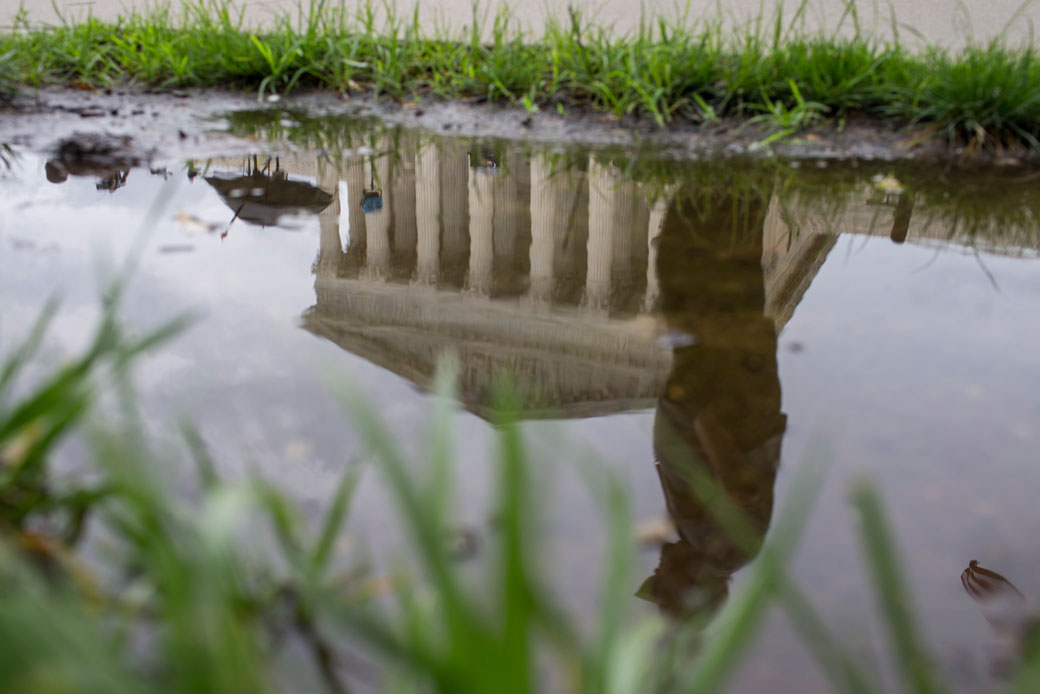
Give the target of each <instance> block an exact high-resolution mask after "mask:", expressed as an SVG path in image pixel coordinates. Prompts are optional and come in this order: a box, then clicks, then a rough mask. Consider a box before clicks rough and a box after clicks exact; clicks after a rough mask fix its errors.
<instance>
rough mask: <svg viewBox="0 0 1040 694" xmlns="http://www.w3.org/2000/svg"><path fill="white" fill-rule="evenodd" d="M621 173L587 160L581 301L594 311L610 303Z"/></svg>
mask: <svg viewBox="0 0 1040 694" xmlns="http://www.w3.org/2000/svg"><path fill="white" fill-rule="evenodd" d="M620 183H621V174H620V172H619V171H618V170H617V168H616V167H614V166H612V165H610V164H606V165H604V164H600V163H599V162H598V161H596V160H595V159H591V160H590V161H589V243H588V259H587V263H588V269H587V270H586V273H585V299H584V303H585V305H586V306H588V307H589V308H590V309H592V310H594V311H605V310H607V308H609V306H610V273H611V269H612V265H613V254H614V237H615V235H616V234H615V230H616V228H617V226H616V215H617V208H618V204H617V198H618V192H619V190H618V188H619V184H620Z"/></svg>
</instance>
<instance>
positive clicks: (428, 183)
mask: <svg viewBox="0 0 1040 694" xmlns="http://www.w3.org/2000/svg"><path fill="white" fill-rule="evenodd" d="M415 221H416V226H417V227H418V234H419V250H418V256H419V257H418V259H417V260H416V264H415V281H416V282H418V283H420V284H436V282H437V271H438V269H439V267H438V263H439V255H440V245H441V244H440V221H441V181H440V160H439V158H438V156H437V148H436V147H434V146H433V145H426V146H425V147H423V148H422V149H421V150H419V152H418V153H416V155H415Z"/></svg>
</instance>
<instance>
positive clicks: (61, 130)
mask: <svg viewBox="0 0 1040 694" xmlns="http://www.w3.org/2000/svg"><path fill="white" fill-rule="evenodd" d="M258 108H261V109H292V110H294V111H305V112H307V113H309V114H312V115H316V116H329V117H332V116H342V115H353V116H357V117H368V118H378V119H381V120H383V121H385V122H387V123H388V124H391V125H401V126H404V127H408V128H418V129H422V130H426V131H429V132H431V133H435V134H438V135H455V136H464V137H487V138H512V139H521V140H527V141H531V142H542V143H561V144H565V145H573V146H591V147H608V146H624V147H626V148H639V149H652V150H655V151H657V152H660V153H663V154H664V155H666V156H670V157H673V158H676V159H704V158H710V157H721V158H726V157H736V156H739V157H746V156H755V157H774V156H775V157H781V158H791V159H828V160H886V161H910V160H914V161H922V162H925V161H927V162H929V163H935V162H942V163H945V164H948V165H950V166H954V167H957V168H972V167H990V166H1027V167H1030V168H1034V167H1035V168H1040V157H1038V156H1037V155H1036V154H1029V153H1027V152H1025V151H1022V150H1015V151H985V152H978V151H974V150H972V149H971V148H964V147H960V146H957V145H955V144H951V143H950V142H949V141H948V140H947V139H946V138H944V137H940V136H936V135H934V134H933V133H931V132H930V131H929V130H928V129H925V128H898V127H895V126H893V125H892V124H889V123H883V122H878V121H874V120H870V119H866V118H861V119H851V120H850V121H849V122H847V123H845V124H844V126H843V127H841V128H839V127H838V126H837V125H835V124H825V125H822V126H820V127H818V128H814V129H810V130H806V131H804V132H801V133H799V134H797V135H794V136H791V137H787V138H785V139H783V140H781V141H780V142H777V143H774V144H772V145H768V146H761V143H762V141H763V140H764V139H765V138H767V137H768V136H769V135H770V134H771V133H772V132H773V131H771V130H769V129H768V128H765V127H762V126H761V125H750V126H748V125H741V124H739V123H725V122H724V123H717V124H712V125H702V126H699V125H694V124H689V123H687V124H676V125H672V126H670V127H668V128H664V129H663V128H659V127H657V126H656V125H655V124H653V123H652V122H649V121H646V120H637V119H632V120H628V121H626V120H619V119H617V118H614V117H612V116H609V115H604V114H602V113H594V112H581V111H578V110H575V109H571V110H570V111H569V112H568V114H567V115H566V116H561V115H558V114H556V113H553V114H548V113H533V114H532V113H528V112H527V111H525V110H524V109H522V108H518V107H508V106H491V105H487V104H481V103H477V102H475V101H472V100H471V101H468V102H467V101H464V102H423V103H420V104H415V103H411V104H400V103H397V102H393V101H389V100H377V99H374V98H372V97H367V96H356V97H352V98H344V97H342V96H339V95H336V94H331V93H328V92H321V93H310V94H300V95H296V96H292V97H288V98H281V99H279V100H278V101H277V102H272V101H265V102H262V103H261V102H258V101H257V97H256V96H255V95H254V94H249V93H228V92H220V91H215V90H165V91H152V90H142V89H116V90H113V89H107V90H103V91H90V90H87V91H79V90H70V89H44V90H40V91H37V92H29V91H25V92H23V93H22V94H20V95H19V96H17V97H16V98H15V100H14V101H13V102H12V103H10V104H8V105H6V106H3V107H0V143H6V144H10V145H14V146H19V147H25V148H28V149H30V150H32V151H38V152H44V153H52V152H54V151H55V149H56V148H57V147H59V145H60V143H62V142H64V141H67V139H68V138H70V137H71V136H73V135H86V136H90V137H92V138H95V140H97V139H98V138H100V139H101V140H104V141H105V142H106V143H107V144H106V145H105V146H104V147H102V148H101V149H100V150H99V153H100V156H103V157H104V156H110V157H115V158H118V159H121V160H123V161H132V162H135V163H137V164H154V163H159V162H167V163H168V162H173V161H178V160H180V161H183V160H184V159H188V158H199V157H211V156H217V155H234V154H240V153H245V152H255V151H257V150H258V149H262V150H274V149H278V148H281V147H285V146H287V143H278V142H274V143H266V142H265V143H258V142H257V141H256V140H254V139H249V138H243V137H235V136H232V135H229V134H228V133H227V132H226V127H227V124H226V122H225V121H224V119H223V116H225V115H227V114H228V113H229V112H234V111H244V110H255V109H258ZM102 150H103V152H102Z"/></svg>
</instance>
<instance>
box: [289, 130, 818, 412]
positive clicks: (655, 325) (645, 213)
mask: <svg viewBox="0 0 1040 694" xmlns="http://www.w3.org/2000/svg"><path fill="white" fill-rule="evenodd" d="M387 149H389V145H387ZM279 165H280V168H281V171H283V172H285V173H287V174H288V177H289V179H290V180H291V179H292V178H293V177H294V176H295V177H305V178H307V179H310V180H311V181H313V182H314V183H315V184H316V185H317V187H318V188H319V189H321V190H322V191H324V192H325V193H327V194H328V195H330V196H331V202H329V204H327V205H326V206H325V207H324V209H322V210H321V211H320V212H319V213H318V217H319V220H320V226H321V234H320V246H319V251H318V256H317V259H316V261H315V265H314V270H315V274H316V280H315V293H316V298H317V301H316V304H315V306H313V307H312V308H311V309H309V310H308V311H307V312H306V313H305V314H304V318H303V325H304V327H305V328H306V329H308V330H310V331H311V332H314V333H315V334H318V335H321V336H323V337H326V338H328V339H330V340H332V341H334V342H335V343H337V344H338V345H340V346H341V347H343V348H344V349H347V350H348V351H350V352H353V353H355V354H358V355H359V356H362V357H364V358H366V359H368V360H370V361H372V362H374V363H377V364H379V365H381V366H383V367H385V368H387V369H389V370H391V371H394V372H395V373H397V374H399V375H400V376H402V377H404V378H407V379H408V380H410V381H412V382H413V383H415V384H417V385H418V386H419V387H425V386H426V385H427V384H428V383H429V382H430V379H431V378H432V375H433V372H434V370H435V368H436V364H437V361H438V359H439V356H440V355H441V354H442V353H443V352H445V351H452V352H455V353H456V354H457V355H458V357H459V359H460V361H461V382H460V392H461V395H462V397H463V400H464V403H465V405H466V406H467V407H469V408H470V409H472V410H473V411H475V412H477V413H480V414H485V413H486V411H487V408H488V403H489V397H490V391H491V388H492V384H493V381H494V379H495V378H496V375H497V374H500V373H501V374H508V375H509V376H510V378H511V379H512V380H513V381H514V382H515V383H516V384H517V387H518V388H519V389H520V390H521V395H522V400H523V401H524V402H525V405H526V407H525V415H527V416H542V415H548V414H552V415H558V416H575V417H580V416H593V415H601V414H608V413H612V412H617V411H622V410H627V409H632V408H650V407H653V405H654V403H655V401H656V398H657V396H658V395H659V394H660V393H661V391H662V388H663V387H664V385H665V383H666V381H667V379H668V377H669V373H670V372H671V371H672V368H673V355H672V342H673V341H674V339H675V336H674V335H670V334H669V328H668V327H667V326H666V325H665V323H664V322H663V321H662V320H661V319H660V317H659V314H658V312H657V309H658V307H659V302H660V294H661V280H660V278H659V277H658V266H659V258H658V246H659V239H658V236H659V235H660V233H661V231H662V229H663V228H664V225H665V217H666V214H667V211H668V208H669V202H670V200H671V198H672V196H674V194H675V190H674V189H671V188H665V189H664V190H661V191H657V192H656V193H651V192H650V191H649V190H648V189H647V188H645V187H643V186H641V185H640V184H637V183H634V182H632V181H629V180H625V178H624V177H623V175H622V172H621V171H620V170H619V169H618V167H616V166H615V165H614V164H612V163H611V162H610V161H609V160H601V159H599V158H597V157H595V156H593V157H589V158H581V159H575V158H574V157H573V156H562V155H561V156H553V155H548V154H535V155H533V156H525V155H522V154H520V153H518V152H515V151H507V152H502V151H496V150H494V149H483V148H477V147H473V148H468V147H467V146H466V145H465V143H459V142H453V141H450V140H446V141H439V142H425V143H423V142H414V143H412V142H409V143H405V144H404V146H401V145H400V143H398V145H397V147H396V149H395V150H394V151H392V152H391V151H386V152H380V151H378V148H377V152H376V153H375V154H374V155H371V156H367V157H364V158H355V159H351V160H348V161H345V162H341V163H333V162H331V161H329V160H328V159H327V158H321V159H318V158H315V157H311V158H306V157H302V156H301V157H282V158H281V160H280V162H279ZM344 193H345V199H344ZM344 210H346V214H345V215H344V214H343V211H344ZM770 219H772V220H774V222H773V223H772V225H770V223H769V220H770ZM778 220H779V213H775V214H774V211H773V210H772V208H771V209H770V215H769V216H768V217H767V223H766V231H765V239H766V240H765V243H764V245H763V252H762V258H761V262H762V265H763V268H764V273H765V278H766V279H765V283H766V295H767V311H768V313H769V315H770V316H772V317H773V318H774V319H776V320H777V321H779V323H780V324H781V325H782V323H784V322H786V320H787V319H788V318H789V317H790V315H791V313H792V311H793V308H794V306H795V305H796V304H797V302H798V300H799V299H800V297H801V295H802V293H803V292H804V291H805V289H806V287H807V286H808V283H809V282H810V281H811V278H812V275H813V274H814V272H815V270H816V269H817V268H818V267H819V264H820V263H821V262H822V259H823V258H824V257H825V256H826V251H827V250H828V249H829V247H830V244H831V243H833V239H832V237H829V236H822V237H819V236H814V237H813V238H811V239H800V238H797V237H796V235H794V234H792V233H790V231H789V230H788V229H787V227H786V226H785V225H784V224H783V223H782V222H779V221H778ZM343 224H345V226H346V229H341V225H343ZM344 240H345V247H344Z"/></svg>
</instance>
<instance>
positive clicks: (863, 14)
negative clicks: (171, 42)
mask: <svg viewBox="0 0 1040 694" xmlns="http://www.w3.org/2000/svg"><path fill="white" fill-rule="evenodd" d="M329 1H330V2H333V3H337V4H339V3H340V2H342V3H343V5H345V6H346V7H347V8H356V7H358V6H359V5H361V4H362V0H329ZM854 1H855V3H856V6H857V7H858V8H859V12H860V18H861V22H862V24H863V25H864V27H865V28H868V29H871V30H872V31H873V32H875V33H877V34H879V35H881V36H885V37H889V36H891V22H890V20H889V9H888V3H887V2H881V3H879V2H874V1H873V0H854ZM303 2H305V3H306V2H307V0H303ZM577 2H579V3H580V4H581V6H582V7H583V8H584V11H585V13H586V16H588V17H590V18H594V19H595V20H596V21H597V22H598V23H599V24H602V25H609V26H612V27H613V28H614V30H615V31H617V32H625V31H630V30H631V29H632V28H634V27H636V26H638V22H639V11H638V9H635V8H637V7H639V5H640V3H639V2H637V0H593V1H591V2H583V1H582V0H577ZM153 4H154V3H153V2H151V1H150V0H55V2H54V3H53V4H52V2H51V1H50V0H0V25H4V26H10V24H11V18H12V17H13V16H14V14H15V13H16V12H17V11H18V8H19V6H20V5H24V6H25V7H26V10H27V13H28V17H29V19H30V21H31V22H32V23H34V24H41V23H55V22H58V21H60V20H59V17H58V14H57V13H56V12H55V10H54V5H56V6H57V7H58V8H60V10H61V12H62V14H63V15H64V16H65V17H67V18H69V19H71V20H80V19H82V18H84V17H86V16H88V15H93V16H95V17H99V18H103V19H113V18H115V17H117V16H119V15H120V14H125V13H126V12H127V11H128V10H129V9H137V10H144V9H147V8H148V7H151V6H152V5H153ZM177 4H178V3H177V0H173V5H174V6H176V5H177ZM374 4H376V5H381V4H382V3H381V0H377V1H376V2H374ZM420 4H421V9H420V16H421V17H422V19H423V22H424V24H425V25H427V26H430V27H431V28H432V27H433V26H436V25H439V26H448V27H451V28H453V29H457V30H461V29H462V27H464V26H465V25H466V24H467V23H468V22H469V21H470V18H471V13H472V11H471V0H424V1H423V2H421V3H420ZM498 4H499V2H498V1H497V0H492V1H490V2H485V5H486V6H488V7H496V6H497V5H498ZM508 4H509V6H510V7H511V8H512V9H513V11H514V13H515V15H516V17H517V18H518V19H519V20H520V22H521V23H522V25H523V26H524V27H525V28H526V29H527V30H530V31H533V33H538V32H539V31H540V29H541V28H542V27H543V26H544V22H545V18H546V16H547V15H548V14H549V11H548V10H547V9H546V8H547V7H548V6H549V5H550V4H551V5H552V6H553V7H555V8H556V9H555V10H554V13H555V14H556V15H560V14H563V12H564V10H563V8H564V7H565V6H566V3H564V2H558V3H556V2H552V0H513V1H512V2H509V3H508ZM683 4H684V3H682V2H677V1H676V0H642V6H643V7H645V8H646V9H647V12H648V14H651V15H656V16H661V17H665V18H668V19H674V18H675V17H677V16H678V15H679V12H678V11H677V9H676V8H677V7H681V6H683ZM775 4H776V3H775V1H774V0H761V3H760V0H727V1H726V2H724V3H716V2H714V1H711V2H706V1H697V0H693V1H691V3H690V15H691V16H692V17H711V16H716V15H717V14H718V13H719V12H720V10H719V7H722V8H723V9H722V10H721V13H722V15H723V17H724V18H725V22H726V24H727V26H731V27H732V26H736V25H739V24H740V23H741V22H744V21H747V19H748V18H749V17H752V16H754V15H756V14H758V13H759V10H760V7H761V6H765V7H766V8H767V12H771V11H772V8H773V7H774V6H775ZM893 4H894V6H895V14H896V16H897V17H898V18H899V20H900V23H901V24H902V25H903V28H902V29H901V30H900V32H901V38H903V39H904V40H906V41H907V42H908V43H919V42H920V39H916V38H914V34H915V32H916V33H917V34H919V35H920V36H923V38H924V39H925V40H927V41H928V42H930V43H934V44H939V45H944V46H952V47H956V46H961V45H963V44H964V43H965V42H966V41H967V40H969V39H970V37H972V36H974V38H975V39H976V40H986V39H989V38H991V37H993V36H996V35H998V34H1001V33H1002V32H1005V27H1007V30H1006V33H1005V35H1006V36H1007V38H1008V39H1009V40H1011V41H1013V42H1021V41H1025V40H1029V39H1030V38H1031V34H1030V32H1031V29H1032V27H1038V28H1040V0H1038V1H1036V2H1032V3H1030V4H1028V5H1027V6H1026V7H1025V9H1023V10H1022V11H1021V12H1019V13H1018V14H1016V11H1017V10H1019V8H1020V7H1021V6H1022V2H1021V0H987V1H986V2H984V3H983V2H980V1H979V0H963V1H961V0H893ZM236 5H238V6H242V5H244V6H245V7H246V13H245V17H246V22H247V23H248V24H250V25H253V26H257V25H263V24H265V23H270V22H271V21H272V18H274V17H276V16H279V15H283V14H285V13H286V12H293V13H295V12H296V8H297V7H298V5H299V2H298V0H241V1H239V0H236ZM796 5H797V3H796V2H791V1H789V2H787V3H786V6H787V7H788V10H787V13H788V14H790V13H792V12H793V11H794V7H796ZM398 6H399V7H412V0H401V1H400V2H399V3H398ZM843 8H844V3H843V2H842V0H810V6H809V10H808V12H807V21H806V25H807V27H809V28H811V29H819V28H823V29H826V30H828V31H833V30H834V28H835V27H836V26H837V24H838V21H839V19H840V18H841V16H842V13H843ZM966 15H970V16H966ZM1009 24H1010V26H1008V25H1009ZM969 27H970V28H969ZM850 28H851V25H850V24H849V23H848V22H846V24H845V29H850ZM1034 43H1036V40H1035V39H1034Z"/></svg>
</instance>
